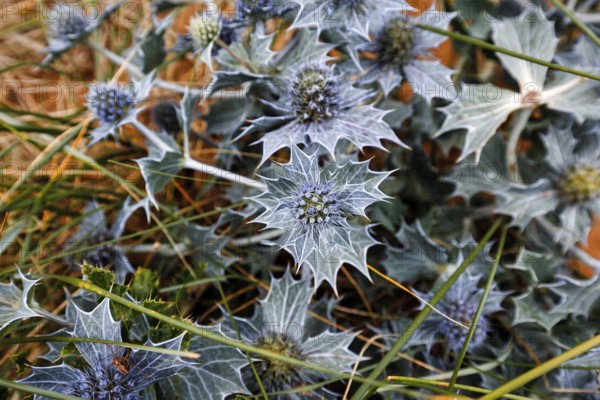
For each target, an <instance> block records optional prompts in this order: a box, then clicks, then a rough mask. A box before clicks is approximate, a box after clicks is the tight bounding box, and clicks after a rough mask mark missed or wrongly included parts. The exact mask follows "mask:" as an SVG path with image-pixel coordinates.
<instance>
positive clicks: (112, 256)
mask: <svg viewBox="0 0 600 400" xmlns="http://www.w3.org/2000/svg"><path fill="white" fill-rule="evenodd" d="M112 239H113V238H111V237H110V234H109V233H108V232H107V231H99V232H97V233H95V234H92V235H91V236H90V237H87V238H85V239H84V240H83V241H82V242H80V244H81V245H82V246H83V247H91V246H93V247H92V248H91V249H89V250H88V251H86V252H85V253H84V254H83V255H82V259H83V262H85V263H87V264H90V265H92V266H95V267H100V268H108V267H109V266H113V264H114V262H115V260H116V259H117V258H119V257H120V253H119V251H118V249H117V248H116V247H115V246H114V245H113V244H110V243H107V244H103V243H105V242H108V241H110V240H112Z"/></svg>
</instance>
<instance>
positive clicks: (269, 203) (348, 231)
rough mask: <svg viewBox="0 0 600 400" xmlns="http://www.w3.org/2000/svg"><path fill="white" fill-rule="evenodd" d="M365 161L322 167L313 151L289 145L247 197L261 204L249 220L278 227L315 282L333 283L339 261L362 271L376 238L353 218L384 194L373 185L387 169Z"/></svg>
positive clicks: (285, 246) (282, 241) (282, 243)
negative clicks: (276, 169) (274, 172)
mask: <svg viewBox="0 0 600 400" xmlns="http://www.w3.org/2000/svg"><path fill="white" fill-rule="evenodd" d="M367 164H368V162H353V161H347V162H346V163H344V164H342V165H335V164H332V165H330V166H328V167H324V168H322V167H320V166H319V164H318V157H317V155H316V154H313V155H307V154H305V153H304V152H302V151H301V150H300V149H299V148H298V147H297V146H295V145H293V146H292V156H291V160H290V162H289V163H288V164H285V165H282V166H281V167H282V170H281V175H280V176H279V177H278V178H276V179H270V178H264V182H265V184H266V185H267V187H268V189H267V191H266V192H264V193H262V194H260V195H259V196H257V197H253V198H252V200H254V201H255V202H257V203H258V204H260V205H261V206H263V207H264V208H265V211H264V212H263V213H262V214H261V215H260V216H258V217H257V218H256V220H255V222H260V223H263V224H266V226H267V228H275V229H280V230H282V231H283V234H282V236H281V237H280V238H279V240H278V241H277V244H278V245H279V246H281V247H282V248H283V249H285V250H286V251H288V252H289V253H290V254H291V255H292V256H293V257H294V260H295V261H296V263H297V264H298V265H299V266H300V265H302V264H305V265H306V266H308V267H309V268H310V269H311V270H312V272H313V273H314V275H315V279H316V282H317V285H318V284H320V283H321V282H322V281H323V280H326V281H328V282H329V283H330V284H331V285H332V286H333V287H334V288H335V276H336V274H337V271H338V269H339V268H340V267H341V265H342V263H344V262H345V263H349V264H351V265H354V266H355V267H356V268H358V269H359V270H360V271H361V272H362V273H364V274H365V275H367V274H368V272H367V266H366V252H367V249H368V248H369V247H370V246H372V245H374V244H375V243H376V242H375V240H373V238H371V236H370V235H369V233H368V232H367V227H364V226H360V225H358V224H357V223H356V221H355V220H356V219H357V217H360V216H364V215H365V208H366V207H368V206H369V205H371V204H373V203H375V202H377V201H380V200H383V199H385V197H386V196H385V195H384V194H383V193H382V192H381V191H380V190H379V188H378V186H379V184H380V183H381V182H382V181H383V180H384V179H385V178H386V177H387V176H388V175H389V174H388V173H377V172H373V171H371V170H369V167H368V166H367Z"/></svg>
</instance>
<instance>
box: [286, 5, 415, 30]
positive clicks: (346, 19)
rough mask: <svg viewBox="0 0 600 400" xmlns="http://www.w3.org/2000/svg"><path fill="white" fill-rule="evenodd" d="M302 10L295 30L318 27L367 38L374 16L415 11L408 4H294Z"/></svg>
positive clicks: (293, 26)
mask: <svg viewBox="0 0 600 400" xmlns="http://www.w3.org/2000/svg"><path fill="white" fill-rule="evenodd" d="M293 1H294V2H295V3H297V4H298V6H299V8H300V9H299V12H298V14H297V16H296V19H295V21H294V23H293V24H292V28H300V27H305V26H311V25H317V27H318V28H319V29H333V28H341V29H345V30H350V31H354V32H356V33H358V34H360V35H362V36H365V37H368V32H369V22H370V20H372V19H373V17H374V15H377V14H386V13H389V12H394V11H403V12H407V11H413V10H414V8H413V7H411V6H410V5H409V4H408V3H407V2H406V1H405V0H380V1H377V0H364V1H345V2H340V1H336V0H325V1H315V0H293Z"/></svg>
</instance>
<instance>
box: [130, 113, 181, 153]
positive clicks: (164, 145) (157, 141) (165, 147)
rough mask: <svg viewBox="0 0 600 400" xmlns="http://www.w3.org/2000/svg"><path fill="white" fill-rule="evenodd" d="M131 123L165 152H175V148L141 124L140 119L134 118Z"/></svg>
mask: <svg viewBox="0 0 600 400" xmlns="http://www.w3.org/2000/svg"><path fill="white" fill-rule="evenodd" d="M132 125H133V126H135V127H136V128H137V129H138V130H139V131H140V132H142V134H143V135H144V136H145V137H146V139H148V140H149V141H151V142H152V143H153V144H154V145H155V146H156V147H158V148H159V149H161V150H162V151H165V152H171V153H172V152H177V149H174V148H172V147H171V146H169V145H168V144H167V143H165V142H164V141H163V140H162V139H161V138H160V137H159V136H158V135H157V134H156V133H155V132H154V131H153V130H152V129H150V128H148V127H147V126H146V125H144V124H142V123H141V122H140V121H138V120H135V121H134V122H132Z"/></svg>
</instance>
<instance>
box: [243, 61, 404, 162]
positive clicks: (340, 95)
mask: <svg viewBox="0 0 600 400" xmlns="http://www.w3.org/2000/svg"><path fill="white" fill-rule="evenodd" d="M371 95H372V94H371V93H369V92H368V91H366V90H361V89H357V88H354V87H353V86H351V84H350V83H349V82H347V81H345V80H344V78H343V77H341V76H340V75H338V74H337V73H336V72H335V70H334V68H333V67H331V66H328V65H326V64H325V63H324V62H323V61H320V62H314V61H309V62H306V63H303V64H301V65H300V66H298V67H297V68H295V69H294V70H292V71H290V73H289V77H288V78H287V79H286V80H285V85H284V93H283V94H282V96H281V98H280V99H279V100H278V101H276V102H273V103H269V102H265V104H266V105H267V107H268V108H271V109H273V110H274V114H275V115H273V116H263V117H260V118H258V119H256V120H254V121H252V124H251V125H250V126H249V127H248V128H246V129H245V130H244V131H243V132H242V134H241V135H240V137H242V136H245V135H248V134H250V133H253V132H256V131H262V130H267V133H265V134H264V136H263V137H262V138H260V139H259V140H258V141H257V142H256V143H262V144H263V150H262V159H261V163H263V162H265V160H267V159H268V158H269V157H270V156H271V155H272V154H273V153H275V152H276V151H277V150H279V149H281V148H284V147H291V146H292V145H300V144H303V145H305V146H308V145H309V144H312V143H317V144H319V145H321V146H323V147H324V148H325V149H326V150H327V151H328V152H329V153H330V154H332V155H333V154H335V148H336V145H337V144H338V143H339V142H340V141H342V140H346V141H348V142H350V143H352V144H354V145H356V146H357V147H358V148H360V149H363V148H364V147H366V146H372V147H377V148H382V149H383V148H384V147H383V146H382V145H381V144H380V140H383V139H385V140H388V141H390V142H392V143H395V144H400V145H403V146H405V147H407V146H406V145H404V144H403V143H402V142H401V141H400V140H399V139H398V138H397V137H396V135H395V134H394V131H393V130H392V129H391V128H390V127H389V126H388V124H387V123H386V122H385V121H384V120H383V117H384V116H385V115H386V114H387V112H386V111H383V110H379V109H377V108H375V107H374V106H373V105H371V104H366V103H367V102H368V99H369V98H370V97H371Z"/></svg>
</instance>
